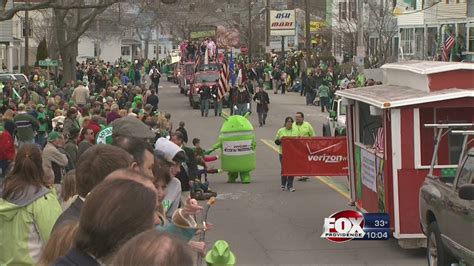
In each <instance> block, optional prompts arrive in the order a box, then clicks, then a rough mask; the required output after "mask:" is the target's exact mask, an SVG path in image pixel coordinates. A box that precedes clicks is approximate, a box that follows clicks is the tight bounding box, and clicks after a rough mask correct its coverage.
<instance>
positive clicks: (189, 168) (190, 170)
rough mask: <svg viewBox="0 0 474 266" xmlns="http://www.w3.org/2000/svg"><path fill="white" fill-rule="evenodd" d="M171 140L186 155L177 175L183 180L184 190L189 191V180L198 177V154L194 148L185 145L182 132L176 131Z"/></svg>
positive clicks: (182, 186)
mask: <svg viewBox="0 0 474 266" xmlns="http://www.w3.org/2000/svg"><path fill="white" fill-rule="evenodd" d="M171 141H172V142H173V143H175V144H176V145H178V146H179V147H180V148H181V149H182V150H183V151H184V153H185V155H186V156H185V161H184V164H183V165H181V171H180V172H179V174H178V176H177V177H178V178H179V180H180V181H181V188H182V190H183V191H189V181H193V180H194V179H195V178H196V177H197V160H196V155H195V153H194V150H193V149H192V148H190V147H187V146H186V145H185V143H184V137H183V134H181V133H180V132H175V133H174V134H173V135H172V136H171Z"/></svg>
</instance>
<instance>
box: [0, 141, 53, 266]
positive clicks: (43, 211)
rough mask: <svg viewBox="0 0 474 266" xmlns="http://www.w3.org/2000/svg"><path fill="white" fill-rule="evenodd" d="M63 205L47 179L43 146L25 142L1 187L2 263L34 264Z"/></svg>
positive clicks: (0, 227)
mask: <svg viewBox="0 0 474 266" xmlns="http://www.w3.org/2000/svg"><path fill="white" fill-rule="evenodd" d="M60 214H61V206H60V205H59V201H58V199H57V197H56V195H55V192H53V190H51V189H50V188H49V186H48V184H47V183H46V180H45V179H44V171H43V167H42V158H41V150H40V149H39V147H38V146H37V145H36V144H25V145H23V146H22V147H21V148H20V149H19V151H18V154H17V156H16V160H15V165H14V166H13V170H12V171H11V173H10V174H9V175H8V176H7V178H6V179H5V181H4V182H3V183H2V184H1V188H0V225H1V226H0V235H1V237H0V265H34V264H36V263H37V262H38V260H39V258H40V255H41V250H42V248H43V247H44V246H45V245H46V243H47V242H48V240H49V237H50V234H51V229H52V227H53V225H54V223H55V222H56V219H57V218H58V217H59V215H60Z"/></svg>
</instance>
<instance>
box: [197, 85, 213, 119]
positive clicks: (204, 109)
mask: <svg viewBox="0 0 474 266" xmlns="http://www.w3.org/2000/svg"><path fill="white" fill-rule="evenodd" d="M199 95H200V98H201V104H200V105H201V116H205V117H207V116H208V115H209V104H210V100H211V98H212V95H211V89H210V88H209V86H204V87H202V88H201V90H200V91H199Z"/></svg>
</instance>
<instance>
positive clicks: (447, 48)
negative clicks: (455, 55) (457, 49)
mask: <svg viewBox="0 0 474 266" xmlns="http://www.w3.org/2000/svg"><path fill="white" fill-rule="evenodd" d="M454 42H455V40H454V34H452V33H451V34H449V36H447V37H446V40H444V43H443V55H442V56H443V61H449V55H450V54H451V49H452V48H453V47H454Z"/></svg>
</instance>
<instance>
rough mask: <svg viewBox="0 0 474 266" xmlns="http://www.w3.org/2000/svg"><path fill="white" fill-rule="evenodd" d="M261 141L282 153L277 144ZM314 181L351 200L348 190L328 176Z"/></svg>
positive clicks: (316, 177)
mask: <svg viewBox="0 0 474 266" xmlns="http://www.w3.org/2000/svg"><path fill="white" fill-rule="evenodd" d="M260 141H262V142H263V144H265V145H267V146H268V147H269V148H270V149H272V150H274V151H275V152H277V153H280V151H279V149H278V148H277V147H276V145H275V144H273V142H272V141H271V140H269V139H260ZM312 178H314V179H317V180H319V181H320V182H321V183H323V184H325V185H327V186H328V187H330V188H332V189H333V190H334V191H336V192H337V193H339V194H340V195H342V196H343V197H344V198H347V199H348V200H350V199H351V197H350V196H349V192H348V191H347V188H346V187H344V186H342V185H341V184H339V183H337V182H335V181H334V180H332V179H331V178H330V177H327V176H314V177H312Z"/></svg>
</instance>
